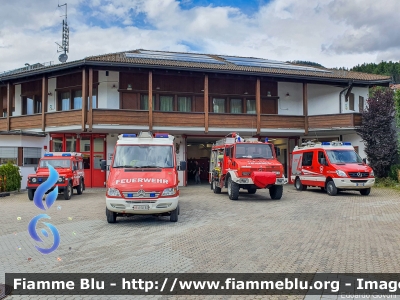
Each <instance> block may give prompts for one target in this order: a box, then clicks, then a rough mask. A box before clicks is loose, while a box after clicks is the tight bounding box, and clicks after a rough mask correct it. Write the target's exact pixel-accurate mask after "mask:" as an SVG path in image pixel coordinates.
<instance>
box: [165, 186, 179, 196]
mask: <svg viewBox="0 0 400 300" xmlns="http://www.w3.org/2000/svg"><path fill="white" fill-rule="evenodd" d="M176 191H177V188H168V189H165V190H164V191H163V192H162V195H161V196H173V195H175V194H176Z"/></svg>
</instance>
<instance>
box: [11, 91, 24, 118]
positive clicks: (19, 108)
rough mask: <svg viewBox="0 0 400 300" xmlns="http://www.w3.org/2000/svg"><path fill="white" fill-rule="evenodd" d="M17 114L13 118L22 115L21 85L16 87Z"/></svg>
mask: <svg viewBox="0 0 400 300" xmlns="http://www.w3.org/2000/svg"><path fill="white" fill-rule="evenodd" d="M14 97H15V112H14V113H13V116H20V115H21V114H22V99H21V85H20V84H17V85H15V96H14Z"/></svg>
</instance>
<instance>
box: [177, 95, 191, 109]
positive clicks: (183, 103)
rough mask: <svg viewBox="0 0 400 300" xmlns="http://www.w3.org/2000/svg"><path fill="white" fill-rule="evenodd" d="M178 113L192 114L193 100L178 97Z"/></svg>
mask: <svg viewBox="0 0 400 300" xmlns="http://www.w3.org/2000/svg"><path fill="white" fill-rule="evenodd" d="M178 111H182V112H191V111H192V98H190V97H178Z"/></svg>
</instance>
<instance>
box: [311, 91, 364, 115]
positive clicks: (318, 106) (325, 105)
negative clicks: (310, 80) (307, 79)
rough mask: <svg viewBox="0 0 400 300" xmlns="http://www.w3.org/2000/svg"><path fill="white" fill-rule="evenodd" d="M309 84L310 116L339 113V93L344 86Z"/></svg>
mask: <svg viewBox="0 0 400 300" xmlns="http://www.w3.org/2000/svg"><path fill="white" fill-rule="evenodd" d="M307 86H308V88H307V96H308V115H309V116H313V115H328V114H337V113H339V93H340V92H341V91H342V90H343V89H342V88H340V87H334V86H329V85H321V84H308V85H307ZM343 98H344V97H343ZM357 99H358V98H357Z"/></svg>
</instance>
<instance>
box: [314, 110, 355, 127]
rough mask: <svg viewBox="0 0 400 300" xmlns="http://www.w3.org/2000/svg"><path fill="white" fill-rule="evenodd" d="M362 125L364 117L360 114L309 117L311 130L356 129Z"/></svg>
mask: <svg viewBox="0 0 400 300" xmlns="http://www.w3.org/2000/svg"><path fill="white" fill-rule="evenodd" d="M361 123H362V115H361V114H360V113H351V114H332V115H318V116H309V117H308V127H309V128H310V129H318V128H327V129H332V128H354V127H357V126H360V125H361Z"/></svg>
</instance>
